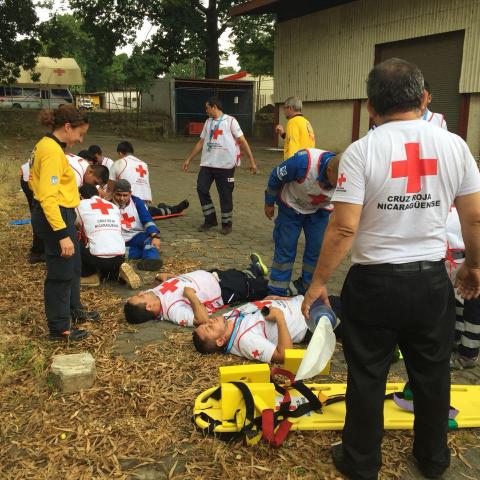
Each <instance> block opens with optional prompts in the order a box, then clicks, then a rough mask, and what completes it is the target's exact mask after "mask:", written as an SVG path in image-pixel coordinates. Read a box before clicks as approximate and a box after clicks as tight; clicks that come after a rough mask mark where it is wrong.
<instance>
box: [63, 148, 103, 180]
mask: <svg viewBox="0 0 480 480" xmlns="http://www.w3.org/2000/svg"><path fill="white" fill-rule="evenodd" d="M66 157H67V160H68V163H69V164H70V166H71V167H72V170H73V173H74V174H75V182H76V183H77V187H78V188H80V187H81V186H82V185H85V184H88V185H101V184H102V183H103V180H102V174H103V172H102V169H101V168H99V166H97V165H90V164H89V163H88V161H87V160H85V159H84V158H82V157H79V156H78V155H74V154H73V153H67V154H66Z"/></svg>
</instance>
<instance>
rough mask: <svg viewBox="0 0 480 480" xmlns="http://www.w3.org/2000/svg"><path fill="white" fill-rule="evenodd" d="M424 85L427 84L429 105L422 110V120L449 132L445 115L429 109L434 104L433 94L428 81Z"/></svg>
mask: <svg viewBox="0 0 480 480" xmlns="http://www.w3.org/2000/svg"><path fill="white" fill-rule="evenodd" d="M424 84H425V85H424V86H425V91H426V92H427V104H426V105H425V108H424V109H423V110H422V120H425V121H426V122H429V123H431V124H432V125H436V126H437V127H440V128H443V129H444V130H448V128H447V122H446V121H445V117H444V115H443V113H435V112H431V111H430V110H429V109H428V106H429V105H430V103H431V102H432V93H431V88H430V84H429V83H428V82H427V81H425V82H424Z"/></svg>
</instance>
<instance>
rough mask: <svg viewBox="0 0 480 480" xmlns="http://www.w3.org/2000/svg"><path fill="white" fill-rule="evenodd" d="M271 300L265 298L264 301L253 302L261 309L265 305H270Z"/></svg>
mask: <svg viewBox="0 0 480 480" xmlns="http://www.w3.org/2000/svg"><path fill="white" fill-rule="evenodd" d="M271 303H272V302H271V301H270V300H266V301H264V302H253V304H254V305H255V306H256V307H257V308H258V309H259V310H261V309H262V308H263V307H266V306H267V305H270V304H271Z"/></svg>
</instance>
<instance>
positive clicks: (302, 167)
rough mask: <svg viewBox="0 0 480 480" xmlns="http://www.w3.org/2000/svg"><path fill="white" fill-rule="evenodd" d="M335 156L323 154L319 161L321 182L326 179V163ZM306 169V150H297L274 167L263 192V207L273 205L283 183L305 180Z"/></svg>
mask: <svg viewBox="0 0 480 480" xmlns="http://www.w3.org/2000/svg"><path fill="white" fill-rule="evenodd" d="M334 156H335V153H333V152H325V153H324V154H323V155H322V160H321V165H322V167H321V171H322V178H321V180H324V179H326V177H325V175H326V168H325V167H326V165H327V164H328V161H329V160H330V159H331V158H332V157H334ZM307 168H308V153H307V151H306V150H299V151H298V152H297V153H296V154H295V155H293V156H292V157H290V158H288V159H287V160H285V161H284V162H282V163H280V165H278V166H276V167H275V168H274V169H273V170H272V173H271V174H270V178H269V179H268V185H267V189H266V190H265V205H269V206H272V205H274V204H275V200H276V199H277V196H278V194H279V193H280V190H281V189H282V186H283V184H284V183H289V182H294V181H296V180H301V179H302V178H305V175H306V174H307Z"/></svg>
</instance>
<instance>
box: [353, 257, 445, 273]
mask: <svg viewBox="0 0 480 480" xmlns="http://www.w3.org/2000/svg"><path fill="white" fill-rule="evenodd" d="M355 267H359V268H362V269H364V268H365V269H367V268H368V269H369V270H372V271H378V272H390V273H393V272H425V271H427V270H442V269H445V265H444V262H443V260H438V261H437V262H428V261H426V260H423V261H421V262H408V263H378V264H375V265H358V264H357V265H355Z"/></svg>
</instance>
